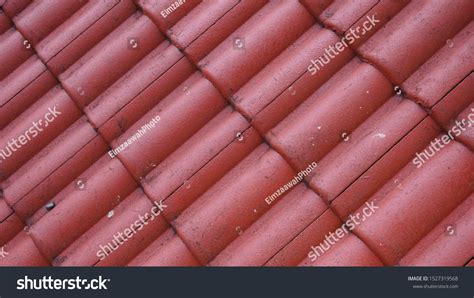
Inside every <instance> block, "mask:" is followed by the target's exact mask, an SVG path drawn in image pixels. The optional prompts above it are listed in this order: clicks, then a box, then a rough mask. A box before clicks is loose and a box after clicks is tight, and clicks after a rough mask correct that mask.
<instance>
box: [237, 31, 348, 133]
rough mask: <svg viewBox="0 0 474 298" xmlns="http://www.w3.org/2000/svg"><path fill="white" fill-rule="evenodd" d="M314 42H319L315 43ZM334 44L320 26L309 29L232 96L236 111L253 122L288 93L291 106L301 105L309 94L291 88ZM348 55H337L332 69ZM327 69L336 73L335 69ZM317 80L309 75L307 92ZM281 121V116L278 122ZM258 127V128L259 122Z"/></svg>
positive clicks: (280, 107)
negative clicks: (277, 99) (312, 62)
mask: <svg viewBox="0 0 474 298" xmlns="http://www.w3.org/2000/svg"><path fill="white" fill-rule="evenodd" d="M315 40H317V41H318V42H314V41H315ZM337 41H338V38H337V36H336V35H335V34H334V33H333V32H331V31H329V30H325V29H321V27H320V26H319V25H315V26H313V27H311V28H310V29H309V30H308V31H306V33H304V34H303V35H302V36H301V37H300V38H299V39H298V40H297V41H296V42H295V43H294V44H293V45H292V46H291V47H289V48H287V49H286V50H285V51H284V52H283V53H281V54H280V55H279V56H278V57H277V58H275V59H274V60H273V61H272V62H271V63H269V64H268V65H267V66H266V67H265V68H264V69H263V70H262V71H260V72H259V73H258V74H257V75H255V76H254V77H253V78H252V79H251V80H250V81H249V82H248V83H247V84H245V85H244V86H243V87H242V88H241V89H240V90H239V91H238V92H237V93H236V94H235V95H234V96H233V98H232V99H233V102H234V104H235V105H236V107H237V109H238V110H239V111H240V112H242V113H243V114H244V115H246V116H247V117H248V118H250V119H253V118H254V117H255V116H256V115H257V114H258V113H259V112H261V111H262V110H263V109H265V108H266V107H267V106H268V105H269V104H271V103H272V101H273V100H275V98H277V97H278V96H281V95H282V94H290V95H291V102H292V103H293V105H297V104H298V103H301V102H302V101H303V100H304V99H306V97H307V96H308V95H309V94H308V92H305V90H304V91H303V90H300V89H299V88H297V87H296V86H294V85H295V83H294V82H295V81H296V80H300V79H301V77H302V76H304V75H306V74H307V73H308V72H309V71H308V67H309V66H310V65H311V63H310V61H311V60H312V59H317V58H319V57H321V55H322V54H323V53H324V50H325V49H326V48H327V47H329V46H330V45H333V44H334V43H336V42H337ZM351 52H352V51H351V50H350V49H346V50H345V51H343V52H342V53H341V54H339V55H340V56H339V55H338V56H336V59H335V61H333V62H332V63H334V65H333V66H335V67H338V66H342V63H341V62H342V61H345V62H348V61H349V59H350V57H351ZM336 60H337V61H336ZM328 66H329V65H328ZM330 70H332V72H333V73H334V72H335V71H334V68H332V69H330ZM330 70H329V71H330ZM320 77H324V76H323V75H321V74H319V73H316V74H315V75H312V76H311V79H310V80H311V83H309V82H308V83H309V86H306V90H311V91H315V90H316V88H317V86H315V83H316V82H318V79H319V78H320ZM326 78H327V77H326ZM290 87H291V88H290ZM305 95H306V96H305ZM282 105H283V103H282V102H281V99H280V101H279V104H278V107H277V109H278V110H287V109H286V107H285V108H283V107H282ZM289 112H291V110H290V111H288V113H289ZM285 116H286V115H285ZM282 119H283V117H281V118H279V119H278V121H280V120H282ZM258 124H259V125H260V122H258Z"/></svg>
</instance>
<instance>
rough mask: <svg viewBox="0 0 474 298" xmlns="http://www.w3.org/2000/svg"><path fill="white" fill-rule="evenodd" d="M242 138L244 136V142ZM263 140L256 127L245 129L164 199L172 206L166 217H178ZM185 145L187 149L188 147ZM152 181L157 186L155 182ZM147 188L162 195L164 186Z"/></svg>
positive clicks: (152, 195)
mask: <svg viewBox="0 0 474 298" xmlns="http://www.w3.org/2000/svg"><path fill="white" fill-rule="evenodd" d="M196 136H199V133H198V134H196ZM240 139H242V141H241V140H240ZM261 142H262V139H261V137H260V135H259V134H258V133H257V132H256V131H255V130H254V129H253V128H249V129H248V130H246V131H244V132H243V133H242V135H241V137H239V138H236V139H235V140H234V141H233V142H232V143H230V144H229V145H228V146H227V147H226V148H224V149H223V150H222V151H221V152H219V154H217V155H216V156H215V157H214V158H213V159H212V160H211V161H209V162H208V163H207V164H206V165H204V166H203V167H202V168H201V169H199V171H198V172H196V173H195V174H194V175H193V176H191V177H190V178H189V180H187V181H185V182H184V183H183V184H182V185H181V186H180V187H179V188H178V189H177V190H176V191H175V192H174V193H173V194H172V195H170V196H169V197H168V198H167V199H166V201H165V202H166V203H167V204H169V206H170V207H169V208H167V209H166V210H165V216H166V217H167V218H168V219H169V220H170V221H172V220H174V219H175V218H176V217H178V215H179V214H181V212H182V211H183V210H185V209H186V208H187V207H189V206H190V205H191V204H192V203H193V202H194V201H195V200H197V198H199V197H200V196H201V195H202V194H204V193H205V192H206V191H207V190H208V189H209V188H210V187H211V186H212V185H214V184H215V183H216V182H217V181H219V180H220V179H221V178H222V177H223V176H224V175H225V174H226V173H227V172H228V171H230V170H231V169H232V168H233V167H234V166H236V165H237V164H238V163H239V162H240V161H242V159H244V158H245V157H246V156H247V155H248V154H250V153H251V152H252V151H253V150H254V149H255V148H256V147H257V146H258V145H260V144H261ZM190 144H191V143H190ZM184 148H187V146H186V147H184ZM188 158H189V157H188ZM152 174H153V173H152ZM152 177H153V176H152ZM151 184H152V185H154V184H155V182H152V183H151ZM145 189H146V190H147V191H148V193H149V195H150V197H156V196H157V195H161V194H163V192H162V189H163V186H162V185H160V186H159V188H153V189H151V190H150V188H148V187H147V185H146V184H145Z"/></svg>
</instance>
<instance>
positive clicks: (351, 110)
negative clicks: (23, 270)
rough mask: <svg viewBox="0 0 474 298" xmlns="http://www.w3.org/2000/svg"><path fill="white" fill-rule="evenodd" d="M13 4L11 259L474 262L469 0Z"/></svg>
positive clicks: (5, 152) (3, 114) (0, 202)
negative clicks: (367, 212)
mask: <svg viewBox="0 0 474 298" xmlns="http://www.w3.org/2000/svg"><path fill="white" fill-rule="evenodd" d="M1 3H2V4H1V10H0V80H1V81H0V247H2V248H3V249H4V251H6V252H8V255H6V257H2V258H0V266H384V265H385V266H394V265H403V266H420V265H421V266H423V265H429V266H465V265H466V266H467V265H468V264H472V258H473V256H474V238H473V237H474V234H473V233H472V231H473V225H474V216H473V214H472V210H473V208H472V203H473V190H474V156H473V152H472V150H473V149H474V129H473V128H472V126H473V125H472V124H474V100H473V99H474V97H473V94H474V81H473V80H474V79H473V78H474V77H473V76H474V75H473V69H474V56H473V55H474V54H473V53H474V51H473V48H474V23H473V20H474V2H473V1H470V0H455V1H450V2H448V1H424V0H421V1H412V2H410V1H408V0H380V1H372V0H363V1H344V0H300V1H297V0H270V1H268V0H257V1H253V0H240V1H239V0H235V1H234V0H232V1H211V0H202V1H199V0H176V1H175V0H156V1H155V0H135V1H132V0H90V1H86V0H67V1H54V0H44V1H29V0H6V1H2V2H1ZM371 18H372V19H371ZM374 18H375V19H376V21H375V22H374ZM367 20H372V26H371V27H370V28H368V27H366V25H367V24H368V23H367ZM361 29H362V30H364V31H363V32H361V31H360V30H361ZM351 38H352V42H351ZM344 43H346V44H345V46H344V47H342V46H341V44H344ZM328 49H330V51H329V53H328ZM335 49H336V50H335ZM331 51H332V54H330V53H331ZM319 59H321V60H319ZM322 59H327V62H321V61H323V60H322ZM318 63H319V64H318ZM311 66H312V67H313V69H311ZM316 66H317V69H316ZM53 109H54V111H57V112H56V113H53V114H54V115H55V116H57V118H54V119H50V118H48V116H47V115H48V113H50V114H51V111H52V110H53ZM50 116H51V115H50ZM43 118H44V119H43ZM49 119H50V120H51V121H49ZM153 119H158V120H159V121H158V120H156V121H155V122H154V121H152V120H153ZM41 120H43V122H40V121H41ZM45 120H46V121H45ZM52 120H54V121H52ZM471 120H472V122H469V121H471ZM463 121H467V122H466V123H464V122H463ZM42 123H43V124H44V125H43V124H42ZM468 124H469V125H468ZM440 140H443V141H442V142H440ZM435 145H438V147H436V146H435ZM434 148H436V150H435V149H434ZM114 152H115V153H116V154H115V153H114ZM415 161H417V162H415ZM312 163H317V165H318V166H317V167H316V169H314V170H313V171H310V172H308V173H306V174H305V175H304V177H303V175H302V176H301V179H297V178H296V177H298V175H299V173H301V172H300V171H303V170H305V169H306V168H307V167H308V165H310V164H312ZM417 163H418V164H417ZM292 181H294V184H292ZM288 185H290V186H288ZM275 193H278V195H276V196H277V197H273V199H272V201H273V203H271V204H268V203H267V201H266V200H265V199H266V198H267V197H269V196H274V195H275ZM157 202H161V203H160V204H163V205H164V206H165V207H166V208H164V209H163V210H161V209H160V210H161V211H160V214H159V215H158V216H157V217H156V219H155V218H154V217H153V220H150V218H149V217H148V215H149V214H148V212H150V210H153V209H154V208H155V207H156V204H157ZM367 204H376V206H377V207H378V208H377V210H376V211H375V212H374V213H373V214H372V215H371V216H370V217H368V218H366V220H364V221H363V222H361V223H360V224H359V225H357V227H355V228H354V229H351V230H350V231H348V232H347V233H346V235H344V236H343V237H342V238H340V239H338V240H337V241H335V243H333V245H332V247H331V248H330V249H328V250H327V251H326V252H324V253H323V254H321V255H320V256H319V257H318V258H317V260H312V259H311V256H310V254H309V252H311V251H312V249H313V247H314V246H317V245H318V244H321V243H324V242H325V241H326V240H327V235H328V234H333V233H335V232H337V230H338V229H339V228H340V227H341V225H342V224H343V223H344V222H346V221H347V220H348V219H350V218H353V217H354V216H355V215H359V214H361V213H362V212H363V211H364V206H366V205H367ZM160 206H161V205H160ZM155 209H156V208H155ZM144 214H146V215H147V216H145V219H143V218H142V215H144ZM118 231H124V234H125V237H124V236H123V235H122V234H120V236H119V238H121V239H119V238H117V236H116V235H117V234H116V233H117V232H118ZM127 231H128V232H127ZM119 242H120V243H119ZM112 243H113V244H112Z"/></svg>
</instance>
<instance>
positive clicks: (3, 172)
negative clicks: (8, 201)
mask: <svg viewBox="0 0 474 298" xmlns="http://www.w3.org/2000/svg"><path fill="white" fill-rule="evenodd" d="M55 107H56V110H55V111H56V112H55V113H61V114H57V115H55V117H54V121H53V120H52V119H53V118H52V117H53V114H52V111H54V108H55ZM48 113H49V115H48V116H47V117H48V118H49V119H50V120H52V121H51V122H48V121H46V120H45V117H46V114H48ZM80 116H81V112H80V111H79V109H78V108H77V107H76V105H75V104H74V102H73V101H72V100H71V98H70V97H69V96H68V95H67V94H66V92H65V91H64V90H62V89H61V88H60V87H59V86H56V87H54V88H53V89H51V90H50V91H49V92H48V93H46V94H45V95H44V96H43V97H41V98H40V99H39V100H38V101H37V102H36V103H35V104H33V105H32V106H31V107H30V108H29V109H28V110H26V111H25V112H24V113H23V114H21V116H20V117H18V118H16V119H15V120H14V121H13V122H11V123H10V124H9V125H8V126H7V127H6V128H4V129H3V131H2V135H1V137H0V146H1V147H0V148H2V149H4V148H6V146H8V142H11V140H12V139H13V138H15V139H17V138H19V137H20V136H21V135H23V136H24V134H25V132H26V131H29V132H30V128H31V127H33V122H34V123H37V126H38V127H39V129H36V132H37V134H36V137H33V136H34V135H35V134H34V133H29V134H28V136H29V137H30V140H28V139H27V137H26V136H25V138H22V140H23V142H22V140H20V139H18V141H17V143H18V144H20V145H21V144H22V143H23V145H21V146H20V147H19V148H18V146H16V147H14V146H13V145H12V147H14V149H15V150H12V151H14V152H12V154H11V155H10V158H7V159H5V160H3V162H2V163H0V179H2V180H3V179H5V178H7V177H8V176H10V175H11V174H13V172H14V171H16V170H17V169H19V168H20V167H21V166H22V165H23V164H25V163H26V162H27V161H28V160H29V159H30V158H32V157H33V156H34V155H35V154H36V153H38V152H39V151H40V150H41V149H42V148H44V147H45V146H46V145H47V144H48V143H49V142H51V141H52V140H53V139H54V138H55V137H56V136H58V135H59V134H60V133H61V132H63V131H64V130H66V129H67V128H68V127H69V126H70V125H71V124H72V123H74V122H75V121H76V120H77V119H79V117H80ZM40 119H42V122H41V123H42V124H41V123H40V122H39V120H40ZM41 130H42V131H41ZM21 142H22V143H21Z"/></svg>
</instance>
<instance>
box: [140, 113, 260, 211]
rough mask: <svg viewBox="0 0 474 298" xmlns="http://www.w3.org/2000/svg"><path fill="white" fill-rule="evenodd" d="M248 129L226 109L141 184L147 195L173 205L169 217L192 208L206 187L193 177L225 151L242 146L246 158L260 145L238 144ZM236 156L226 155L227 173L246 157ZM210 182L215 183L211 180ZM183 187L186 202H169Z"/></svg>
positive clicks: (243, 140)
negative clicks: (235, 146) (191, 203)
mask: <svg viewBox="0 0 474 298" xmlns="http://www.w3.org/2000/svg"><path fill="white" fill-rule="evenodd" d="M249 126H250V125H249V123H248V122H247V121H246V120H245V119H244V118H243V117H242V116H241V115H240V114H239V113H237V112H235V111H232V108H231V107H226V108H225V109H224V110H223V111H221V112H220V113H219V114H218V115H217V116H215V117H214V118H213V119H212V120H211V121H210V122H209V123H208V124H207V125H206V126H204V127H203V128H202V129H200V130H199V131H198V132H197V133H195V134H194V135H193V136H192V137H191V138H189V140H188V141H187V142H186V143H184V144H183V145H182V146H180V147H179V148H178V149H177V150H176V151H174V152H173V154H171V155H170V156H168V157H167V158H166V159H165V160H164V161H163V162H161V163H160V164H158V165H157V166H156V168H154V169H153V171H151V172H150V174H148V175H147V176H146V177H145V179H144V180H143V182H142V184H143V186H144V189H145V192H146V193H147V194H148V195H149V197H150V198H152V199H153V200H160V199H162V198H164V199H165V202H166V203H167V204H169V205H170V208H169V209H166V210H165V211H164V212H165V214H166V215H169V214H170V213H172V214H175V213H176V212H177V211H178V210H181V211H182V210H184V209H185V208H186V207H188V206H189V205H190V202H189V201H190V199H191V198H192V197H194V198H197V196H199V195H200V194H202V193H203V191H202V189H203V186H205V185H206V184H207V183H205V182H204V181H199V180H198V181H196V179H195V177H194V176H195V174H196V173H197V172H198V171H200V170H202V169H203V167H204V166H206V165H208V164H209V163H211V162H213V161H214V159H217V158H218V157H217V156H218V155H223V154H226V152H225V150H227V149H229V147H231V146H232V145H231V144H240V143H242V145H239V146H237V147H238V150H239V151H242V152H246V153H247V154H248V153H250V152H249V151H250V150H251V149H254V148H255V147H256V146H257V144H258V143H256V142H252V139H249V137H247V138H246V136H243V137H242V140H240V141H239V140H238V139H239V138H238V137H237V134H238V133H239V132H241V133H244V132H245V131H246V129H248V128H249ZM247 143H248V144H249V146H247ZM245 147H247V148H251V149H250V150H249V149H247V148H245ZM233 153H234V155H235V157H234V155H232V156H231V155H229V153H227V154H226V155H227V157H228V159H227V160H226V161H227V163H228V166H227V167H225V168H227V170H230V168H232V166H233V165H236V163H237V162H238V161H240V160H241V159H242V158H243V156H242V155H243V154H240V152H239V154H238V153H237V150H236V149H234V150H233ZM244 154H245V153H244ZM237 156H240V158H239V157H237ZM219 172H220V175H219V174H218V175H219V176H220V177H221V176H222V175H224V174H225V173H226V172H223V171H222V170H221V171H219ZM192 178H194V179H192ZM207 179H208V180H211V181H212V178H210V177H209V178H207ZM191 180H193V181H191ZM214 182H216V181H214ZM181 186H184V187H183V189H182V190H184V189H186V190H187V191H186V195H185V196H184V198H181V199H177V198H174V199H172V200H170V201H168V197H169V196H170V195H171V194H173V196H174V197H176V196H177V195H178V194H177V193H175V191H177V189H178V188H180V187H181ZM177 192H178V193H179V192H180V191H177ZM182 206H184V207H182Z"/></svg>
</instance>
